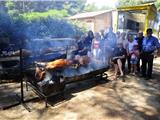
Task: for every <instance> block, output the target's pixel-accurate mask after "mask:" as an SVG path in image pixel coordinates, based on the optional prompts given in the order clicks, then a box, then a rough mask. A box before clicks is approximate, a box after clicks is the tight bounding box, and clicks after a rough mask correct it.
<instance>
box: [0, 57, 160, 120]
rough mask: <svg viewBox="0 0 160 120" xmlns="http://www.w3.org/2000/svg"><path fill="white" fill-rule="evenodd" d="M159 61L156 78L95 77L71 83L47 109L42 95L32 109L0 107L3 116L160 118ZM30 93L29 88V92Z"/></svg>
mask: <svg viewBox="0 0 160 120" xmlns="http://www.w3.org/2000/svg"><path fill="white" fill-rule="evenodd" d="M156 61H159V59H157V60H156ZM158 65H160V63H159V62H158V63H157V62H156V63H155V66H154V74H153V76H154V78H153V79H151V80H149V81H146V80H145V79H144V78H139V77H136V76H131V75H126V78H125V79H126V81H125V82H122V80H121V79H119V80H117V81H110V82H106V81H103V80H93V79H92V80H87V81H82V82H78V83H74V84H70V85H68V86H67V87H66V91H65V99H62V97H61V96H54V97H52V98H50V99H49V101H51V105H53V107H51V106H50V107H48V108H47V109H46V108H45V105H44V103H43V101H42V100H39V99H38V100H37V101H32V102H29V103H28V105H29V106H31V108H32V112H31V113H28V112H27V111H26V110H25V109H24V108H23V107H21V106H17V107H14V108H12V109H9V110H5V111H0V114H1V116H0V119H5V120H10V119H15V120H21V119H34V120H43V119H47V120H53V119H54V120H59V119H61V120H65V119H67V120H68V119H72V120H77V119H80V120H86V119H87V120H91V119H96V120H97V119H99V120H100V119H102V120H160V114H159V113H160V100H159V99H160V93H159V91H160V83H159V77H160V74H159V73H160V68H159V66H158ZM111 74H112V73H111ZM17 90H18V89H17ZM27 94H28V93H26V92H25V96H26V95H27ZM59 98H60V99H59ZM15 113H16V114H15Z"/></svg>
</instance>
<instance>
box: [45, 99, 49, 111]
mask: <svg viewBox="0 0 160 120" xmlns="http://www.w3.org/2000/svg"><path fill="white" fill-rule="evenodd" d="M45 107H46V108H47V107H48V105H47V97H45Z"/></svg>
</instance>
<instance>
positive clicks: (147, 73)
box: [142, 28, 160, 79]
mask: <svg viewBox="0 0 160 120" xmlns="http://www.w3.org/2000/svg"><path fill="white" fill-rule="evenodd" d="M152 33H153V32H152V29H151V28H148V29H147V36H146V37H145V38H144V39H143V43H142V77H146V79H151V78H152V69H153V59H154V51H155V50H157V49H158V48H160V43H159V41H158V39H157V38H156V37H154V36H152Z"/></svg>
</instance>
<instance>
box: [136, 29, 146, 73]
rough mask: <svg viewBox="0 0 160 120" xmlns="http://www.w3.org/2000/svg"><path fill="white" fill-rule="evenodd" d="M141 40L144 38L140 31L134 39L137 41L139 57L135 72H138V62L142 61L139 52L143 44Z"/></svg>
mask: <svg viewBox="0 0 160 120" xmlns="http://www.w3.org/2000/svg"><path fill="white" fill-rule="evenodd" d="M143 39H144V36H143V32H142V31H140V32H138V36H137V37H136V38H135V40H136V41H137V43H138V48H139V52H140V55H139V59H138V62H137V71H138V72H140V71H141V70H140V68H141V67H140V61H141V60H142V57H141V52H142V43H143Z"/></svg>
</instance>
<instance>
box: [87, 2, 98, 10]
mask: <svg viewBox="0 0 160 120" xmlns="http://www.w3.org/2000/svg"><path fill="white" fill-rule="evenodd" d="M97 10H98V7H97V6H96V5H95V3H92V4H87V5H86V6H85V8H84V11H85V12H93V11H97Z"/></svg>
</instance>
